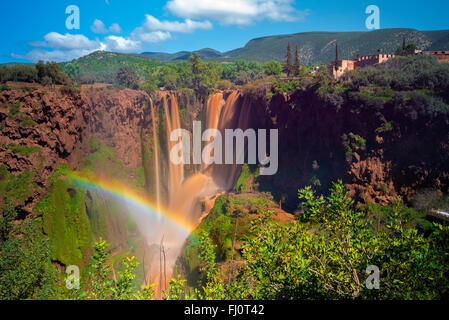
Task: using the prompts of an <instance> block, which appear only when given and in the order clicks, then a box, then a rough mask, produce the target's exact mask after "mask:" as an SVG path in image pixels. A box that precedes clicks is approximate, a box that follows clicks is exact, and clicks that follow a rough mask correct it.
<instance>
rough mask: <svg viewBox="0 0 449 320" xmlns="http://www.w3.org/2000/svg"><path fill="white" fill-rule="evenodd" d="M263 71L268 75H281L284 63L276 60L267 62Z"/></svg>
mask: <svg viewBox="0 0 449 320" xmlns="http://www.w3.org/2000/svg"><path fill="white" fill-rule="evenodd" d="M263 72H264V73H265V74H266V75H267V76H280V75H281V73H282V65H281V64H280V63H279V62H277V61H274V60H271V61H268V62H265V64H264V65H263Z"/></svg>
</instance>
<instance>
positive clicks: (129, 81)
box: [116, 67, 139, 89]
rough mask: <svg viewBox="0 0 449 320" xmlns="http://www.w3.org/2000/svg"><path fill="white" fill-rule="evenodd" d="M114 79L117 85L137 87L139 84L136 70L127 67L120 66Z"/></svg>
mask: <svg viewBox="0 0 449 320" xmlns="http://www.w3.org/2000/svg"><path fill="white" fill-rule="evenodd" d="M116 81H117V83H118V84H119V85H122V86H125V87H128V88H131V89H137V88H138V86H139V85H138V76H137V72H136V71H135V70H134V69H131V68H129V67H121V68H120V69H119V70H118V72H117V76H116Z"/></svg>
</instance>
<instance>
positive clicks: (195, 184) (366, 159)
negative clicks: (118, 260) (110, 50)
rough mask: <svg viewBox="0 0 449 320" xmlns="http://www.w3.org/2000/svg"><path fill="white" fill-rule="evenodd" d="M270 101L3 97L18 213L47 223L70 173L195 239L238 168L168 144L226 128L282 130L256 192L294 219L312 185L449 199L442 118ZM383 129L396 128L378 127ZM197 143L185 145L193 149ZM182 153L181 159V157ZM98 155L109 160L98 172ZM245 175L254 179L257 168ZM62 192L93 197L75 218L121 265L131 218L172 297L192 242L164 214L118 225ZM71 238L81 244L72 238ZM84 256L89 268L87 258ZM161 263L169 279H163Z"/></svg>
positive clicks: (368, 197)
mask: <svg viewBox="0 0 449 320" xmlns="http://www.w3.org/2000/svg"><path fill="white" fill-rule="evenodd" d="M269 92H270V89H267V88H264V87H260V88H255V89H254V90H252V91H251V92H247V91H237V90H235V91H224V92H216V93H214V94H212V95H210V96H207V97H205V96H198V95H195V94H194V93H192V92H190V91H177V92H175V91H173V92H168V91H158V92H157V93H156V94H155V95H153V96H151V97H150V96H149V95H148V94H147V93H145V92H142V91H135V90H130V89H117V88H113V87H108V86H105V87H100V86H83V87H82V88H81V89H79V90H75V89H74V90H72V91H69V92H64V91H63V90H61V89H60V88H56V89H52V90H49V89H48V88H45V87H41V86H38V85H36V86H35V87H20V86H19V87H12V88H10V89H9V90H3V91H2V92H1V93H0V105H1V106H2V107H1V108H0V124H1V130H2V134H1V136H0V163H1V164H2V166H4V168H5V169H6V170H7V171H8V172H9V174H11V175H13V176H19V175H21V174H24V173H26V172H31V173H33V175H32V184H33V186H34V187H33V189H32V192H30V193H29V194H27V195H26V196H25V197H24V198H23V199H22V200H21V201H18V202H17V203H16V210H17V212H18V213H19V219H25V218H27V217H38V216H39V215H40V213H39V211H38V210H35V208H36V206H37V205H38V203H39V202H40V201H41V200H42V199H43V198H45V197H47V196H48V195H49V194H50V193H51V190H52V188H53V184H54V179H52V177H53V175H54V174H55V172H57V171H58V167H59V166H61V164H65V165H66V166H68V167H69V168H70V170H71V171H74V172H87V173H86V174H91V175H95V176H99V177H102V178H105V179H115V180H118V181H120V183H121V184H122V185H124V186H125V187H126V188H129V189H132V190H135V191H136V192H138V193H139V194H141V195H142V197H146V198H148V200H149V201H150V202H151V203H154V206H155V208H156V211H157V212H158V213H161V212H165V211H167V212H170V213H172V214H173V215H175V216H179V218H180V219H181V220H183V221H185V222H186V224H188V226H189V228H188V229H189V231H192V230H194V229H195V228H196V227H197V226H198V225H199V224H200V222H201V220H202V219H203V218H204V216H205V214H206V215H207V208H209V209H210V208H211V207H213V201H214V199H215V197H216V195H218V194H222V193H226V192H229V191H236V190H235V189H234V187H235V185H236V182H237V180H238V178H239V176H240V174H241V171H242V166H241V165H240V164H239V165H230V164H216V163H215V164H213V163H209V162H207V163H202V164H201V163H199V162H197V161H196V162H195V161H190V164H185V165H184V164H182V163H179V164H175V163H173V162H172V161H170V160H169V159H170V150H172V149H173V148H174V147H175V146H176V145H178V146H182V143H181V141H180V140H178V141H171V139H170V135H171V132H172V131H173V130H176V129H184V130H187V131H189V132H193V130H194V128H193V126H194V122H195V121H200V122H201V123H202V125H203V127H204V128H207V129H215V130H217V132H220V133H222V134H223V135H224V132H225V130H230V129H232V130H235V129H241V130H242V131H245V130H247V129H250V128H253V129H254V130H258V129H263V130H267V131H268V130H274V129H276V130H278V132H279V145H278V148H279V170H278V172H277V173H276V174H275V175H272V176H258V177H257V183H256V182H255V181H253V182H254V186H253V187H254V189H257V191H258V192H268V193H271V194H272V195H273V197H274V200H275V201H276V202H281V203H282V208H283V209H284V210H286V211H287V212H290V213H298V200H297V191H298V189H299V188H301V187H303V186H306V185H313V186H314V188H315V189H316V190H317V191H318V192H325V190H327V189H328V186H329V185H330V183H331V182H332V181H336V180H338V179H342V180H343V182H344V183H345V185H346V187H347V188H348V190H349V192H350V194H351V196H352V197H354V198H355V199H356V200H357V201H358V203H360V204H369V203H378V204H382V205H385V204H389V203H392V202H394V201H396V200H399V199H403V200H404V201H409V202H410V201H412V200H413V198H414V196H415V195H416V192H417V190H425V189H428V188H429V189H430V188H431V189H435V190H438V191H441V192H448V186H449V168H448V163H449V162H448V161H447V160H448V159H447V157H448V156H447V155H448V152H447V151H448V150H449V144H448V143H447V139H446V136H445V134H447V132H446V133H445V126H446V125H445V124H444V123H443V122H442V120H440V119H431V120H429V121H421V122H419V121H416V119H414V118H413V117H411V116H409V115H408V114H406V113H404V112H403V111H402V110H399V109H398V108H400V106H399V107H393V106H392V105H389V104H388V103H386V104H385V105H384V106H383V107H382V108H380V109H379V110H377V111H376V112H373V111H372V110H369V109H367V108H364V107H363V105H361V104H360V103H359V105H357V104H356V103H355V102H354V101H351V100H348V99H346V98H344V99H343V98H342V97H341V96H339V95H336V94H328V95H324V96H323V95H320V94H318V93H316V92H314V91H313V90H311V89H307V88H304V90H300V91H297V92H295V93H292V94H285V93H274V94H272V95H268V94H267V93H269ZM14 106H16V107H15V108H16V109H14ZM388 122H393V123H394V124H395V126H394V128H392V129H391V130H386V129H382V128H385V124H386V123H388ZM379 128H381V129H379ZM210 138H214V137H213V136H211V137H210ZM92 141H96V143H92ZM194 143H195V142H194V141H193V140H192V141H190V143H189V144H191V145H190V147H191V148H192V149H195V146H194V145H193V144H194ZM212 143H213V141H211V142H210V143H206V144H205V148H208V147H209V148H210V144H212ZM246 148H248V146H247V145H246ZM105 150H106V151H105ZM178 150H179V152H180V153H179V156H180V157H181V158H182V155H183V148H182V147H181V148H179V149H178ZM101 152H103V153H101ZM99 153H101V154H102V155H105V156H104V157H105V158H104V159H103V158H101V159H100V160H101V161H99V162H98V154H99ZM410 155H412V156H410ZM415 155H416V156H415ZM418 155H419V156H418ZM193 156H195V155H193ZM209 156H212V155H211V153H209ZM225 156H226V155H225V154H222V158H223V161H222V163H226V161H224V160H225ZM235 156H236V153H235V152H234V153H233V157H234V158H235ZM192 160H194V159H192ZM96 161H97V162H96ZM234 163H235V162H234ZM250 167H251V171H252V172H256V171H257V169H258V167H257V166H254V165H252V166H250ZM86 168H88V169H86ZM67 179H69V178H67ZM254 179H255V178H254ZM68 181H69V180H68ZM68 183H69V184H70V182H68ZM65 191H66V192H67V194H69V195H70V197H72V198H73V196H74V194H75V193H76V192H85V193H86V195H85V198H84V199H85V201H84V203H81V206H82V210H81V209H80V210H79V214H80V215H83V214H85V215H86V216H87V218H88V221H90V222H91V223H93V221H97V220H98V219H97V218H96V216H100V215H101V216H102V219H103V220H104V224H105V229H106V230H107V233H106V235H102V234H98V233H95V232H94V231H92V235H90V237H91V238H94V237H95V238H97V237H99V236H104V237H105V238H106V240H108V241H109V242H110V243H112V244H113V250H115V254H116V255H120V254H121V253H123V252H128V250H130V247H131V246H130V245H129V243H128V240H129V236H130V232H129V230H127V227H126V224H127V223H126V221H127V220H126V218H123V217H122V218H120V216H121V215H123V216H125V217H126V216H128V215H130V216H131V217H132V218H133V220H134V221H135V222H136V225H137V226H136V228H137V230H138V231H139V234H140V236H141V238H142V240H141V241H140V242H138V243H139V244H136V246H137V247H138V254H137V256H138V257H139V259H140V260H142V261H143V269H144V276H143V278H144V282H146V283H153V282H156V283H161V286H160V288H159V293H160V292H161V291H162V290H163V288H164V287H165V289H166V288H167V279H168V278H170V275H171V274H172V270H173V267H174V266H175V263H176V260H177V257H178V256H179V254H180V252H181V250H182V249H183V246H184V243H185V241H186V239H187V237H188V236H189V234H188V233H186V232H179V230H177V229H176V228H173V226H172V225H170V224H167V223H166V222H165V220H163V219H161V218H160V216H161V215H159V217H154V216H151V217H148V216H143V215H139V213H138V212H137V213H136V212H127V211H128V210H129V209H127V208H126V206H123V207H118V209H117V210H118V211H121V212H120V214H119V215H118V216H117V215H115V214H112V211H113V210H111V209H100V207H101V206H95V205H94V204H92V203H93V202H95V201H98V202H101V203H102V204H105V208H107V207H108V206H109V208H110V207H111V204H108V201H110V200H109V199H106V198H107V196H105V195H104V194H103V195H102V194H101V192H98V191H96V190H83V191H80V190H79V189H76V188H75V187H69V188H67V189H66V190H65ZM95 193H97V195H95ZM0 200H1V201H4V199H0ZM100 211H101V212H100ZM96 219H97V220H96ZM128 224H129V223H128ZM128 229H129V228H128ZM99 233H101V232H99ZM65 236H66V238H65V239H67V241H71V240H70V239H72V240H73V241H76V239H75V238H76V234H75V235H73V234H66V235H65ZM161 247H162V248H164V250H163V252H162V251H161ZM83 254H84V256H83V258H82V259H81V260H82V261H85V260H86V257H87V256H88V255H89V252H88V251H85V252H84V253H83ZM162 255H163V256H162ZM53 260H54V261H55V262H57V263H58V264H60V265H63V266H65V265H68V264H72V262H71V261H70V257H69V258H67V259H66V260H64V261H62V259H59V258H58V257H57V256H55V257H54V259H53ZM162 260H164V261H165V263H164V264H165V267H164V269H166V271H165V272H164V273H165V274H164V277H165V280H162V279H161V277H162V274H163V272H162V271H161V269H162V264H163V263H162ZM167 273H168V274H167Z"/></svg>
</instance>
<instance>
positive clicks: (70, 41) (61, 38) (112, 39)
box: [11, 32, 142, 62]
mask: <svg viewBox="0 0 449 320" xmlns="http://www.w3.org/2000/svg"><path fill="white" fill-rule="evenodd" d="M44 39H45V41H41V42H33V43H31V45H33V46H35V47H40V48H36V49H34V50H32V51H30V52H29V53H27V54H26V55H18V54H15V53H13V54H11V55H12V57H14V58H18V59H26V60H30V61H33V62H37V61H39V60H44V61H56V62H62V61H69V60H73V59H77V58H80V57H83V56H85V55H88V54H90V53H92V52H94V51H98V50H102V51H115V52H136V51H138V50H141V49H142V42H141V41H140V40H133V39H128V38H124V37H118V36H108V37H106V38H105V39H104V40H103V41H99V40H95V41H94V40H89V39H88V38H87V37H86V36H84V35H72V34H65V35H62V34H59V33H57V32H50V33H49V34H47V35H46V36H45V37H44ZM42 48H46V49H45V50H44V49H42Z"/></svg>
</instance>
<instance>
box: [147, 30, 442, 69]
mask: <svg viewBox="0 0 449 320" xmlns="http://www.w3.org/2000/svg"><path fill="white" fill-rule="evenodd" d="M404 36H405V38H406V41H407V42H413V43H416V44H417V45H418V48H419V49H421V50H449V30H441V31H417V30H413V29H382V30H376V31H371V32H305V33H297V34H287V35H279V36H270V37H262V38H257V39H253V40H251V41H249V42H248V43H247V44H246V45H245V46H244V47H243V48H239V49H235V50H232V51H228V52H224V53H220V52H218V51H215V50H211V49H202V50H199V51H198V52H199V53H200V54H201V55H202V57H203V58H204V59H205V60H221V61H236V60H240V59H241V60H250V61H258V62H265V61H268V60H277V61H283V60H284V56H285V48H286V47H287V44H288V43H289V42H290V43H291V45H292V46H293V47H295V46H296V45H298V47H299V49H300V58H301V61H302V62H303V63H305V64H309V63H329V62H330V61H331V60H332V59H333V58H334V57H335V46H334V44H335V41H338V42H339V44H340V55H341V57H342V58H352V57H354V56H355V55H356V54H361V55H368V54H372V53H375V52H377V50H378V49H380V50H381V51H382V52H385V53H393V52H394V51H395V50H396V48H397V47H398V46H400V45H401V44H402V40H403V38H404ZM142 55H144V56H145V57H150V58H153V59H157V60H161V61H179V60H187V59H188V57H189V55H190V52H179V53H174V54H168V53H156V52H153V53H150V52H146V53H143V54H142Z"/></svg>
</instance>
